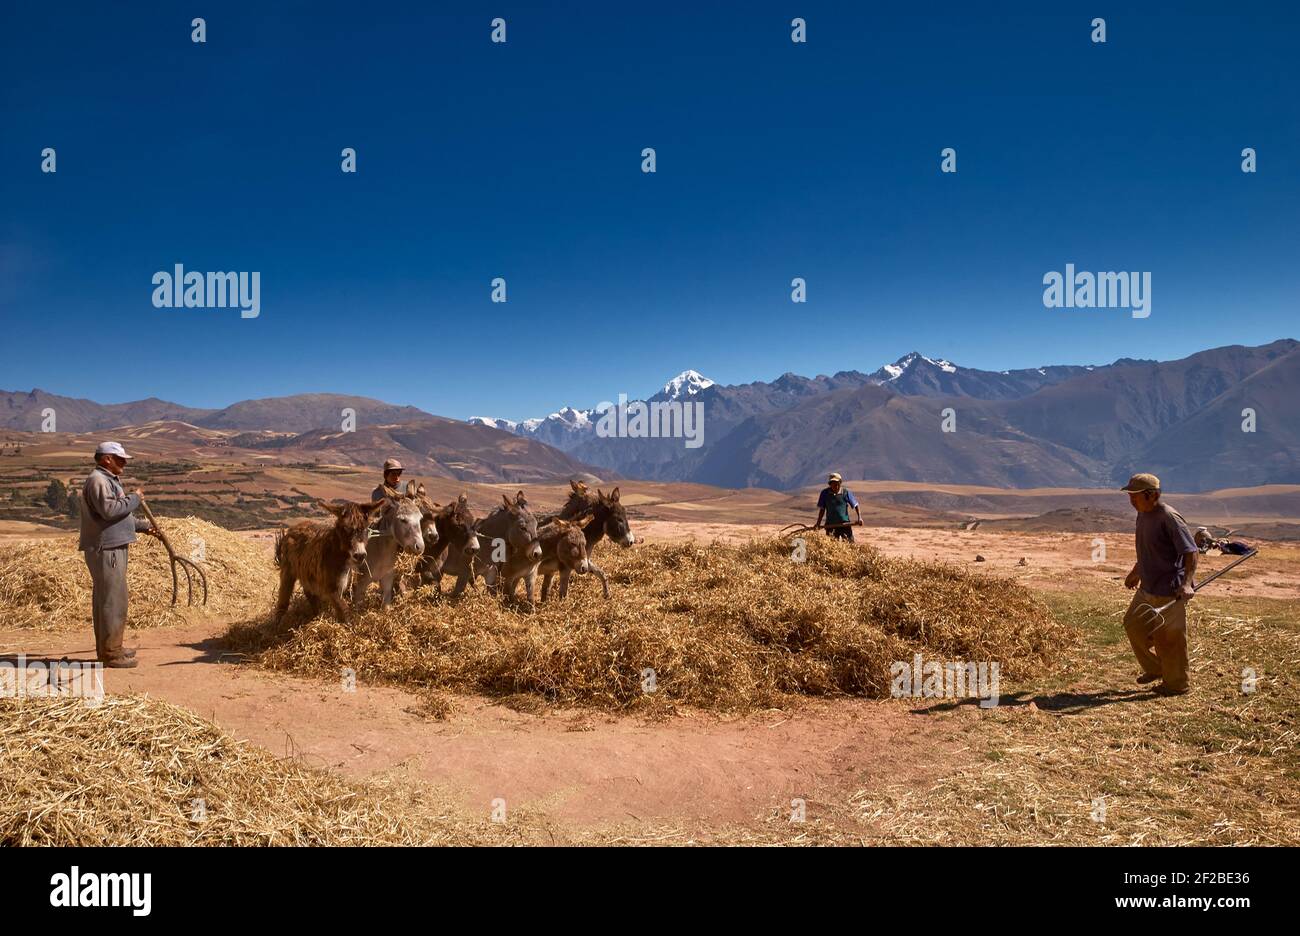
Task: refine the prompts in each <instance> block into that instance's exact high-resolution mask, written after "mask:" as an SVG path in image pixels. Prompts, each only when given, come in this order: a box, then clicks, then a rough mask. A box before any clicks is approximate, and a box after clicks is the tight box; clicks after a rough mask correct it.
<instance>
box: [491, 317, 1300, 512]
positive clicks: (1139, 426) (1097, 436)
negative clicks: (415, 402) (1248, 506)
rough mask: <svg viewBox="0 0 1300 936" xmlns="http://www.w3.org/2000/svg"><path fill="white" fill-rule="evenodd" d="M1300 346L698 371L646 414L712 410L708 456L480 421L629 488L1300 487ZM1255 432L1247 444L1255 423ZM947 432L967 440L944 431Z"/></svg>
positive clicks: (661, 444)
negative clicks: (987, 363) (828, 482)
mask: <svg viewBox="0 0 1300 936" xmlns="http://www.w3.org/2000/svg"><path fill="white" fill-rule="evenodd" d="M1297 399H1300V343H1297V342H1296V341H1294V340H1291V339H1282V340H1279V341H1275V342H1272V343H1270V344H1267V345H1263V346H1260V347H1245V346H1241V345H1233V346H1229V347H1223V348H1215V349H1211V350H1208V351H1203V352H1200V353H1197V354H1193V355H1191V356H1190V357H1187V358H1183V359H1180V360H1174V361H1163V362H1162V361H1155V360H1144V359H1135V358H1121V359H1119V360H1117V361H1115V362H1113V363H1111V364H1101V365H1053V366H1045V367H1039V368H1026V369H1021V370H1009V371H988V370H980V369H977V368H967V367H961V366H959V365H956V364H954V363H952V362H950V361H948V360H945V359H943V358H930V357H926V356H924V355H922V354H919V353H916V352H913V353H912V354H908V355H905V356H904V357H902V358H900V359H899V360H897V361H895V362H894V363H893V364H886V365H884V366H883V367H881V368H879V369H877V370H875V371H874V372H871V373H863V372H860V371H842V372H840V373H837V374H834V375H832V376H829V377H827V376H817V377H811V378H809V377H801V376H799V375H796V374H790V373H786V374H783V375H781V376H780V377H778V378H776V379H775V380H773V381H771V382H770V383H765V382H761V381H760V382H754V383H749V384H738V385H732V386H724V385H722V384H718V383H715V382H714V381H711V380H709V379H708V378H706V377H704V376H703V375H701V374H699V373H697V372H695V371H685V372H684V373H682V374H681V375H679V376H678V377H677V378H674V380H672V381H670V382H669V383H668V384H667V385H665V386H664V388H663V389H661V390H660V391H659V392H658V393H656V394H654V395H653V396H650V397H648V398H647V400H646V402H647V403H649V402H655V401H660V402H667V401H673V400H681V401H686V400H689V401H691V402H699V403H701V404H703V406H704V426H705V431H704V444H703V445H702V446H701V447H699V448H696V449H688V448H686V447H685V446H684V444H683V441H682V440H681V439H661V438H617V437H613V438H606V437H602V436H601V435H600V434H599V433H598V432H597V431H596V425H597V422H598V421H599V418H600V414H599V413H598V412H596V410H594V409H586V410H580V409H575V408H573V407H566V408H564V409H562V410H560V411H559V412H557V413H553V414H551V415H550V416H547V417H545V418H543V419H528V420H520V421H517V422H516V421H509V420H501V419H494V418H491V417H475V418H474V419H473V420H471V421H472V422H475V423H478V424H482V425H493V426H495V427H498V428H501V429H503V430H506V431H510V432H513V433H515V434H517V435H521V436H525V437H531V438H537V439H541V440H543V441H545V442H546V443H547V444H550V445H554V446H556V447H558V448H562V449H564V450H565V451H567V452H569V453H570V454H572V455H574V456H575V457H577V458H579V459H580V460H582V461H584V462H586V463H589V464H592V465H597V466H601V467H604V468H607V469H610V470H613V471H617V472H618V473H619V474H622V475H625V476H627V477H640V478H649V479H653V480H663V481H693V482H698V483H704V484H714V485H721V486H726V487H745V486H762V487H773V488H778V489H782V490H785V489H790V488H794V487H798V486H801V485H805V484H811V483H815V482H817V481H820V480H821V479H822V478H824V477H825V474H826V473H827V472H828V471H830V470H836V471H839V472H841V473H842V474H844V476H845V477H846V478H874V479H893V480H911V481H927V482H943V483H965V484H986V485H991V486H998V487H1037V486H1081V487H1092V486H1107V485H1112V484H1114V483H1115V482H1117V481H1122V480H1124V479H1126V478H1127V477H1128V476H1129V475H1130V474H1131V473H1132V472H1134V471H1136V470H1150V471H1156V472H1157V473H1160V472H1163V473H1165V474H1167V475H1169V476H1170V481H1171V484H1172V485H1173V486H1176V487H1177V488H1178V489H1180V490H1188V491H1201V490H1208V489H1211V488H1214V487H1223V486H1237V485H1254V484H1267V483H1298V482H1300V412H1298V411H1297V407H1296V403H1295V401H1296V400H1297ZM1248 410H1253V411H1254V413H1255V421H1254V431H1251V432H1246V431H1243V425H1244V422H1245V420H1246V418H1247V416H1246V411H1248ZM948 411H951V418H950V419H947V420H946V422H947V424H948V427H949V428H951V429H952V430H954V431H950V432H945V431H943V428H944V424H945V416H946V415H947V413H948Z"/></svg>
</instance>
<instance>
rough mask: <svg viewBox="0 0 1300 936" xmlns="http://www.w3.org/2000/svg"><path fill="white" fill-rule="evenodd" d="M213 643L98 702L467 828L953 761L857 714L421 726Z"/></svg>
mask: <svg viewBox="0 0 1300 936" xmlns="http://www.w3.org/2000/svg"><path fill="white" fill-rule="evenodd" d="M224 630H225V627H224V625H223V624H221V623H220V622H216V621H213V622H211V623H204V624H200V625H194V626H189V627H184V628H159V629H153V630H143V631H130V632H129V633H128V640H127V643H128V645H129V646H134V647H136V648H137V650H138V653H139V661H140V666H139V667H138V668H137V669H134V670H109V671H107V672H106V673H105V687H104V688H105V690H106V691H107V692H110V693H125V692H131V693H146V694H148V695H150V696H152V697H154V698H159V699H164V700H166V701H169V702H173V703H176V704H179V705H183V706H185V707H186V708H189V709H191V710H192V711H195V712H197V713H199V714H201V715H204V716H206V717H209V718H211V719H212V720H213V721H215V722H216V723H217V724H219V725H221V726H222V727H223V728H225V729H227V730H228V731H230V732H231V733H233V734H234V735H235V736H236V737H238V738H241V739H245V740H248V741H251V742H253V743H254V744H257V745H259V746H261V747H264V748H266V749H268V750H270V751H272V752H274V753H277V754H282V755H284V756H293V757H298V758H301V759H302V760H304V761H305V762H307V763H309V764H312V765H314V766H317V767H323V768H328V769H331V770H338V771H341V772H342V773H344V774H346V775H349V776H353V777H365V776H370V775H373V774H377V773H382V772H384V771H388V770H392V769H394V768H396V767H399V766H401V767H403V768H404V769H405V771H406V772H407V773H408V774H409V775H411V776H414V777H416V778H418V779H419V780H421V781H424V782H427V783H429V784H430V785H432V786H433V787H436V788H438V789H439V790H442V791H449V792H452V793H454V794H455V796H456V797H457V798H459V800H460V803H461V805H462V806H463V807H464V808H465V809H466V810H467V811H468V812H471V813H472V812H482V813H487V812H488V811H489V809H490V808H491V803H492V800H493V799H495V798H498V797H500V798H503V799H505V801H506V803H507V804H508V805H509V807H510V808H526V809H528V810H530V811H531V812H533V813H534V814H545V815H546V816H548V817H550V818H551V819H553V820H555V821H557V822H559V823H562V824H564V825H567V826H573V827H576V828H598V827H603V826H609V825H614V824H618V823H623V822H627V821H641V822H645V821H652V822H667V821H673V822H681V821H688V822H693V821H699V822H703V823H706V824H720V823H740V824H746V823H751V822H756V821H760V820H761V819H762V818H763V817H764V816H767V815H770V814H771V813H772V812H773V811H774V810H788V809H789V808H790V802H791V801H792V800H793V799H795V798H800V799H803V800H805V801H807V802H808V803H810V804H812V803H817V802H819V801H829V800H843V799H845V798H847V797H848V796H849V795H850V794H852V793H853V792H855V791H859V790H862V789H864V788H866V789H870V788H874V787H877V786H880V785H883V784H885V783H890V784H897V783H900V782H902V783H906V784H909V785H910V784H923V783H925V782H927V781H929V780H931V779H933V778H934V776H935V775H936V773H937V772H938V771H939V769H940V766H939V765H941V764H944V763H945V758H944V757H943V756H941V753H942V752H943V751H945V750H948V749H950V748H952V747H953V746H954V745H953V742H952V738H951V733H950V732H949V731H948V730H946V728H945V726H943V725H941V724H938V723H937V722H936V720H933V719H929V720H927V719H917V718H915V717H914V716H912V715H910V714H909V712H908V708H907V707H906V706H905V705H904V704H902V703H894V702H872V701H867V700H836V701H834V702H811V703H806V704H801V705H799V706H798V708H797V710H794V711H789V712H786V711H780V710H770V711H766V712H762V713H760V714H756V715H749V716H745V717H734V718H721V717H717V716H713V715H706V714H702V713H694V714H686V715H682V716H677V717H673V718H670V719H667V720H664V721H659V722H647V721H643V720H640V719H633V718H627V717H613V716H609V715H606V714H603V713H598V712H590V711H586V710H577V711H572V710H559V709H556V710H550V711H547V712H542V713H534V712H526V711H516V710H514V709H512V708H510V707H508V706H507V705H505V704H501V703H498V702H494V701H491V700H487V699H483V698H479V697H473V696H455V697H453V698H452V711H451V714H450V716H449V717H448V718H447V719H446V720H443V721H435V720H431V719H429V718H427V717H425V716H423V715H421V714H419V701H420V700H419V699H418V697H416V696H414V695H411V694H409V693H406V692H403V691H401V690H398V689H390V688H383V687H374V686H366V685H360V684H358V685H356V687H355V688H354V689H353V690H352V691H348V689H347V688H346V687H345V686H344V684H343V681H342V680H341V679H340V681H339V684H337V685H328V684H323V683H320V682H313V681H309V680H304V679H299V678H296V677H291V676H284V675H281V674H271V673H267V672H264V671H262V670H258V669H255V668H253V667H248V666H241V665H239V663H240V660H239V657H238V656H237V655H229V654H227V653H225V652H223V648H222V645H221V642H220V640H219V639H218V638H219V636H220V635H221V634H222V633H223V632H224ZM20 652H21V653H23V654H25V655H26V657H27V659H28V660H31V659H54V660H57V659H62V658H69V659H74V660H75V659H84V660H90V659H93V658H94V642H93V638H91V637H90V636H89V634H75V633H73V634H51V633H41V634H33V633H32V632H31V631H13V630H9V631H6V630H0V659H14V658H15V656H16V655H17V654H18V653H20ZM953 720H954V721H956V719H953ZM936 755H940V756H936ZM809 809H811V810H815V807H813V806H810V807H809Z"/></svg>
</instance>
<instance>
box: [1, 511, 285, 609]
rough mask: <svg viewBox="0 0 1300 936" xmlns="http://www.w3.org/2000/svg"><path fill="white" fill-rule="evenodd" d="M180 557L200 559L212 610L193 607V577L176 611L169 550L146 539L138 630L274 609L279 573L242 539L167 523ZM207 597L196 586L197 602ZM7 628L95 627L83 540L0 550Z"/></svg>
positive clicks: (135, 585)
mask: <svg viewBox="0 0 1300 936" xmlns="http://www.w3.org/2000/svg"><path fill="white" fill-rule="evenodd" d="M159 522H160V523H161V524H162V525H163V529H164V530H165V531H166V533H167V538H168V539H169V540H170V541H171V543H172V546H173V547H174V548H175V549H176V551H177V552H178V553H179V554H181V555H183V556H190V557H191V558H194V559H198V558H199V553H198V552H197V550H198V549H199V547H200V544H201V548H202V560H201V562H200V564H201V566H202V567H203V570H204V572H206V573H207V577H208V604H207V607H206V608H204V607H199V606H197V605H196V606H195V607H192V608H187V607H186V605H185V576H184V574H183V573H182V574H181V575H180V580H179V591H178V603H177V606H176V607H174V608H173V607H172V606H171V587H172V580H171V566H170V564H169V562H168V560H167V551H166V550H165V549H163V545H162V543H160V542H158V541H157V540H155V539H153V538H152V537H148V536H141V537H140V538H139V540H138V541H137V542H136V543H135V545H133V546H132V547H131V551H130V562H129V564H128V565H127V579H128V583H129V587H130V605H129V610H128V616H127V624H128V626H130V627H137V628H147V627H164V626H167V625H172V624H180V623H184V622H186V621H188V620H191V619H193V618H194V617H195V616H203V615H207V616H209V617H225V618H232V617H239V616H244V615H248V614H253V613H256V612H257V611H260V610H262V609H263V608H265V607H267V605H268V604H269V603H270V602H271V601H272V599H273V595H274V588H275V581H276V572H275V569H274V568H273V566H272V564H271V556H270V553H269V551H268V550H267V549H266V548H265V547H264V546H262V545H259V544H258V543H256V542H254V541H252V540H249V539H247V538H245V537H243V536H240V535H238V534H236V533H232V532H230V531H229V530H226V529H224V528H223V527H219V526H217V525H215V524H212V523H208V522H207V521H205V520H199V519H198V518H196V517H186V518H184V519H174V518H160V520H159ZM201 596H202V592H201V588H200V586H199V583H198V582H197V580H196V581H195V601H196V602H197V601H199V600H200V599H201ZM0 625H3V626H6V627H31V628H40V629H54V628H72V627H89V626H90V572H89V570H88V569H87V568H86V562H85V559H84V558H83V557H82V554H81V553H80V552H79V551H78V550H77V537H75V536H68V537H60V538H58V539H49V540H43V541H41V542H36V543H18V544H13V545H3V546H0Z"/></svg>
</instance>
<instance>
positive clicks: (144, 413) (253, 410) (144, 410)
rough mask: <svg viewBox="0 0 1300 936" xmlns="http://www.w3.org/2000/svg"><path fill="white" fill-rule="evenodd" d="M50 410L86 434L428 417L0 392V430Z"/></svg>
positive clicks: (295, 428) (319, 399) (29, 423)
mask: <svg viewBox="0 0 1300 936" xmlns="http://www.w3.org/2000/svg"><path fill="white" fill-rule="evenodd" d="M46 409H52V410H53V411H54V414H55V420H56V422H55V428H56V431H59V432H91V431H94V430H96V429H112V428H114V427H115V426H137V425H140V424H142V423H147V422H155V421H157V420H175V421H178V422H185V423H189V424H190V425H194V426H200V427H203V428H207V429H246V430H258V429H272V430H275V431H279V432H306V431H307V430H308V429H325V428H328V427H331V426H333V427H341V426H342V422H343V410H344V409H351V410H353V411H355V413H356V415H357V424H358V425H362V424H365V423H369V424H371V425H377V424H380V423H395V422H405V421H408V420H413V419H422V418H425V417H428V416H431V415H432V414H431V413H426V412H424V410H421V409H416V408H415V407H414V406H394V405H393V404H391V403H385V402H383V401H382V400H372V399H370V398H369V397H359V396H345V395H342V394H337V393H300V394H297V395H294V396H283V397H267V398H264V399H259V400H243V401H241V402H239V403H234V404H232V405H230V406H227V407H226V408H225V409H217V410H214V409H199V408H196V407H193V406H182V405H181V404H179V403H169V402H168V401H166V400H158V399H155V398H152V397H151V398H149V399H147V400H136V401H134V402H131V403H96V402H94V401H93V400H83V399H77V398H74V397H65V396H59V395H58V394H54V393H47V392H46V391H44V390H30V391H28V392H25V393H24V392H15V391H0V428H4V429H18V430H22V431H26V432H39V431H40V430H41V428H42V421H43V418H44V417H43V411H44V410H46Z"/></svg>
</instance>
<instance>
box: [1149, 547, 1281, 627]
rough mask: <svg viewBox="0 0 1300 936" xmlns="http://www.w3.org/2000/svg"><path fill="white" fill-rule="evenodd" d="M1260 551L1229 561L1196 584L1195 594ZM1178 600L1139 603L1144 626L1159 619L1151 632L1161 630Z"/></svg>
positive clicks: (1252, 551) (1254, 550) (1255, 550)
mask: <svg viewBox="0 0 1300 936" xmlns="http://www.w3.org/2000/svg"><path fill="white" fill-rule="evenodd" d="M1258 553H1259V550H1258V549H1252V550H1251V551H1250V552H1248V553H1246V554H1245V555H1244V556H1241V557H1240V558H1238V559H1235V560H1234V561H1232V562H1229V563H1228V564H1227V565H1226V566H1224V567H1223V568H1222V569H1220V570H1219V571H1218V572H1215V573H1214V574H1213V575H1211V576H1209V577H1208V578H1204V579H1202V580H1201V584H1199V585H1196V586H1195V587H1193V588H1192V592H1193V594H1195V593H1196V592H1198V591H1200V590H1201V589H1202V588H1204V587H1205V586H1206V585H1209V584H1210V583H1211V582H1213V581H1214V580H1215V579H1216V578H1218V577H1219V576H1220V575H1222V574H1223V573H1224V572H1227V571H1228V570H1229V569H1231V568H1232V567H1233V566H1238V565H1241V564H1242V563H1243V562H1245V561H1246V560H1247V559H1249V558H1251V557H1252V556H1255V555H1258ZM1178 601H1179V599H1177V598H1175V599H1174V600H1173V601H1166V602H1165V603H1164V604H1162V605H1161V606H1160V607H1158V608H1154V607H1152V606H1151V603H1150V602H1147V601H1144V602H1142V603H1141V604H1140V605H1138V612H1139V613H1140V614H1141V615H1142V617H1141V619H1140V620H1141V622H1142V626H1143V627H1150V626H1151V625H1152V624H1155V622H1156V621H1159V622H1160V623H1159V624H1156V626H1155V627H1152V628H1151V633H1153V634H1154V633H1155V632H1156V631H1158V630H1160V628H1162V627H1164V626H1165V612H1166V611H1168V610H1169V609H1170V608H1172V607H1173V606H1174V605H1176V604H1177V603H1178Z"/></svg>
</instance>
